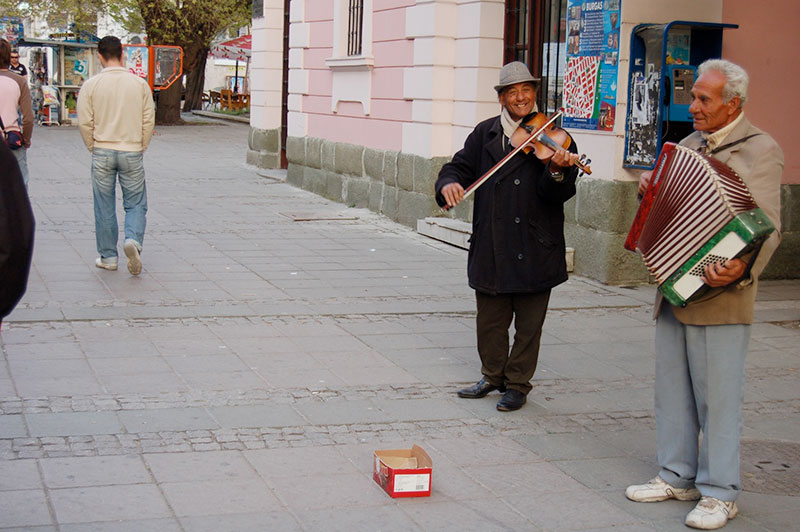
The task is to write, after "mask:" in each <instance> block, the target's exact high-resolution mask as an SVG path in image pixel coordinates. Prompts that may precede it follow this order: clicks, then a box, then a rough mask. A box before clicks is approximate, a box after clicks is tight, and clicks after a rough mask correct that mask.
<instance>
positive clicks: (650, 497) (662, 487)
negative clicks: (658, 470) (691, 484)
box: [625, 477, 700, 502]
mask: <svg viewBox="0 0 800 532" xmlns="http://www.w3.org/2000/svg"><path fill="white" fill-rule="evenodd" d="M625 496H626V497H627V498H629V499H630V500H632V501H636V502H660V501H666V500H668V499H678V500H679V501H696V500H697V499H699V498H700V492H699V491H697V489H696V488H676V487H674V486H671V485H670V484H668V483H667V482H666V481H665V480H664V479H662V478H661V477H656V478H654V479H652V480H650V481H649V482H648V483H647V484H634V485H633V486H628V488H627V489H626V490H625Z"/></svg>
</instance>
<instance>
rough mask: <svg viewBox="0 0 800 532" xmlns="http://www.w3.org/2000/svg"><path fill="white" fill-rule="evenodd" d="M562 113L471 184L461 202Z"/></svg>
mask: <svg viewBox="0 0 800 532" xmlns="http://www.w3.org/2000/svg"><path fill="white" fill-rule="evenodd" d="M561 113H562V111H558V112H556V113H555V114H553V116H551V117H550V118H548V119H547V122H545V123H544V124H542V127H540V128H539V129H537V130H536V131H534V132H533V133H531V134H530V135H529V136H528V138H526V139H525V141H524V142H521V143H520V145H519V146H517V147H516V148H514V150H513V151H511V152H510V153H509V154H508V155H506V156H505V157H503V158H502V159H500V160H499V161H498V162H497V164H495V165H494V166H492V167H491V168H489V171H488V172H486V173H485V174H483V175H482V176H481V177H480V179H478V180H477V181H475V182H474V183H472V184H471V185H470V186H469V187H467V189H466V190H465V191H464V197H463V198H461V201H464V200H465V199H467V198H468V197H470V196H471V195H472V194H473V193H474V192H475V191H476V190H477V189H478V187H480V186H481V185H482V184H484V183H486V181H488V180H489V178H490V177H492V176H493V175H494V174H495V173H496V172H497V171H498V170H500V168H502V167H503V165H505V164H506V163H507V162H508V160H509V159H511V158H512V157H513V156H514V155H516V154H517V153H519V151H520V150H522V149H524V148H525V146H527V145H528V144H530V143H531V142H533V141H535V140H536V137H538V136H539V135H541V134H542V132H543V131H544V130H545V129H547V128H548V127H550V124H552V123H553V122H555V121H556V120H558V117H559V116H561ZM449 210H450V207H449V206H447V205H445V206H444V207H442V212H444V211H449Z"/></svg>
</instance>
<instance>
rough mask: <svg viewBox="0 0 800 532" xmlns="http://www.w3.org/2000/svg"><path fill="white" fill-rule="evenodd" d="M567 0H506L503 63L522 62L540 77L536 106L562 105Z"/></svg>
mask: <svg viewBox="0 0 800 532" xmlns="http://www.w3.org/2000/svg"><path fill="white" fill-rule="evenodd" d="M566 19H567V0H506V21H505V38H504V41H505V42H504V52H503V63H508V62H510V61H522V62H523V63H525V64H527V65H528V67H529V68H530V70H531V72H532V73H533V75H534V76H536V77H538V78H542V84H541V88H540V90H539V95H538V96H539V108H540V109H541V110H542V111H543V112H546V113H548V114H550V113H552V112H554V111H555V110H556V109H558V108H559V107H560V106H561V103H562V99H561V88H562V85H563V79H564V63H565V61H566Z"/></svg>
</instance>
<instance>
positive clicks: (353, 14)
mask: <svg viewBox="0 0 800 532" xmlns="http://www.w3.org/2000/svg"><path fill="white" fill-rule="evenodd" d="M363 26H364V0H350V7H349V9H348V19H347V55H361V33H362V28H363Z"/></svg>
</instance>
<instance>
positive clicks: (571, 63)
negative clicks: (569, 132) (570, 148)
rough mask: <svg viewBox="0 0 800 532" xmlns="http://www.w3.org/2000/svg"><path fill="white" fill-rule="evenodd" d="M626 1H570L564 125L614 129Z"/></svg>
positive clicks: (598, 129) (568, 7)
mask: <svg viewBox="0 0 800 532" xmlns="http://www.w3.org/2000/svg"><path fill="white" fill-rule="evenodd" d="M621 1H622V0H568V3H567V66H566V70H565V72H564V96H563V97H564V102H563V105H564V119H563V121H562V126H563V127H569V128H576V129H591V130H596V131H613V129H614V120H615V116H614V115H615V113H616V109H617V70H618V66H617V63H618V60H619V35H620V32H619V24H620V21H619V16H620V3H621Z"/></svg>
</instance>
